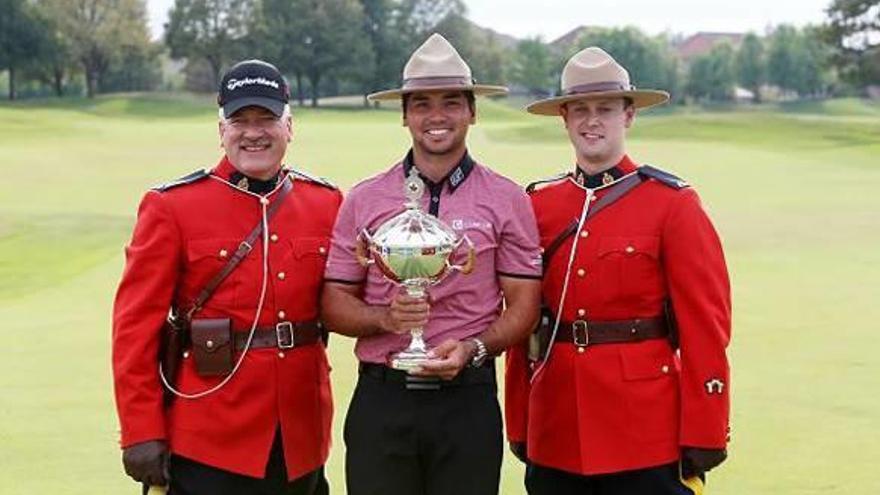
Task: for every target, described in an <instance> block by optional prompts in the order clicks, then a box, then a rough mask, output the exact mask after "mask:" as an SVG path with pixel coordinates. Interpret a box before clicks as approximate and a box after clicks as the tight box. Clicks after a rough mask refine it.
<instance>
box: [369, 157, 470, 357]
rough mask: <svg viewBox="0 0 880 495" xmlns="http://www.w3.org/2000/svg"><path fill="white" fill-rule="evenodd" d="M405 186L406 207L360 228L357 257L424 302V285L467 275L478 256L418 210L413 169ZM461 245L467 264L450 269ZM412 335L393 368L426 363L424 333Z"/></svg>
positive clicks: (464, 240)
mask: <svg viewBox="0 0 880 495" xmlns="http://www.w3.org/2000/svg"><path fill="white" fill-rule="evenodd" d="M404 187H405V193H406V197H407V202H406V203H405V207H406V209H405V210H404V211H403V212H402V213H400V214H398V215H396V216H394V217H393V218H391V219H389V220H387V221H386V222H384V223H383V224H382V225H380V226H379V228H378V229H376V231H375V232H374V233H373V234H370V233H369V232H368V231H367V230H366V229H365V230H363V231H362V232H361V234H360V236H359V238H358V239H359V242H358V244H357V253H356V255H357V258H358V260H359V261H360V263H361V264H362V265H364V266H369V265H373V264H374V265H376V267H377V268H378V269H379V271H381V272H382V274H383V275H384V276H385V277H386V278H387V279H389V280H391V281H393V282H395V283H397V284H399V285H400V286H402V287H403V290H405V291H406V293H407V295H409V296H410V297H413V298H418V299H422V298H424V297H425V296H426V295H427V289H428V287H430V286H432V285H434V284H436V283H439V282H440V281H441V280H443V279H444V278H445V277H446V276H448V275H449V274H450V273H451V272H453V271H459V272H461V273H462V274H468V273H470V272H471V271H472V270H473V267H474V261H475V258H476V254H475V251H474V246H473V243H471V241H470V239H468V238H467V236H464V235H463V236H461V237H458V236H457V235H456V233H455V231H454V230H452V228H450V227H449V226H448V225H446V224H445V223H443V222H442V221H440V220H439V219H438V218H436V217H434V216H431V215H429V214H426V213H425V212H424V211H422V210H421V208H420V207H419V199H420V198H421V196H422V193H423V192H424V187H425V186H424V183H423V182H422V180H421V179H420V178H419V176H418V172H417V171H416V169H415V167H413V169H412V170H411V171H410V174H409V176H408V177H407V179H406V182H405V183H404ZM462 244H465V245H466V246H467V249H468V255H467V261H466V262H465V263H464V264H463V265H453V264H452V263H451V261H450V260H451V258H452V255H453V254H454V253H455V252H456V250H457V249H458V248H459V247H460V246H461V245H462ZM410 334H411V339H410V343H409V346H408V347H407V348H406V349H404V350H402V351H400V352H397V353H394V354H392V355H391V356H389V359H388V361H389V365H390V366H391V367H392V368H395V369H400V370H407V371H410V370H413V369H416V368H418V367H419V366H420V365H421V364H422V363H424V362H425V361H427V360H428V359H429V357H428V348H427V346H426V345H425V341H424V338H423V336H422V335H423V329H422V328H414V329H412V330H411V331H410Z"/></svg>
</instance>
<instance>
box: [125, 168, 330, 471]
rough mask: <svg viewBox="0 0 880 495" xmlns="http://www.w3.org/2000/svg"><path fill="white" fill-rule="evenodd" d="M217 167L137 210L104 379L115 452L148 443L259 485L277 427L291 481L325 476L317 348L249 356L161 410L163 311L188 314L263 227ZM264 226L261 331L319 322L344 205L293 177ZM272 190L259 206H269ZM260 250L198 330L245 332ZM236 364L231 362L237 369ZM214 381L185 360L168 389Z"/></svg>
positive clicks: (321, 187) (249, 201)
mask: <svg viewBox="0 0 880 495" xmlns="http://www.w3.org/2000/svg"><path fill="white" fill-rule="evenodd" d="M234 171H235V170H234V168H233V167H232V165H231V164H230V163H229V162H228V161H227V160H226V159H223V160H222V161H221V162H220V164H219V165H217V167H216V168H215V169H214V170H213V171H211V175H212V176H213V177H206V178H203V179H201V180H198V181H195V182H192V183H188V184H185V185H181V186H177V187H171V188H165V190H158V191H157V190H153V191H150V192H148V193H147V194H146V195H145V196H144V198H143V200H142V202H141V205H140V208H139V211H138V217H137V224H136V225H135V229H134V234H133V236H132V239H131V243H130V244H129V245H128V247H127V248H126V263H125V270H124V272H123V275H122V281H121V282H120V284H119V289H118V292H117V294H116V301H115V305H114V308H113V375H114V382H115V392H116V404H117V410H118V414H119V420H120V424H121V429H122V431H121V434H122V439H121V443H122V446H123V447H127V446H129V445H132V444H135V443H139V442H143V441H147V440H155V439H165V440H167V441H168V442H169V444H170V448H171V451H172V452H174V453H176V454H179V455H181V456H184V457H187V458H190V459H193V460H195V461H198V462H201V463H204V464H207V465H210V466H214V467H217V468H220V469H224V470H227V471H231V472H234V473H239V474H243V475H247V476H252V477H263V476H264V471H265V467H266V463H267V461H268V458H269V451H270V448H271V446H272V441H273V438H274V435H275V431H276V429H277V428H278V427H279V425H280V429H281V435H282V439H283V445H284V458H285V460H286V464H287V472H288V476H289V478H290V479H294V478H296V477H299V476H301V475H303V474H305V473H307V472H309V471H312V470H314V469H316V468H317V467H319V466H320V465H322V464H323V463H324V462H325V461H326V459H327V455H328V452H329V447H330V423H331V417H332V414H333V406H332V401H331V390H330V381H329V375H328V372H329V366H328V362H327V357H326V355H325V353H324V347H323V345H321V344H320V343H316V344H313V345H304V346H302V347H296V348H293V349H289V350H286V351H284V352H279V350H278V349H274V348H268V349H253V350H250V351H248V353H247V355H246V357H245V359H244V362H243V363H242V365H241V367H240V369H239V370H238V372H237V374H236V375H235V376H234V377H233V378H232V380H231V381H229V383H228V384H227V385H226V386H225V387H223V388H222V389H220V390H219V391H217V392H215V393H213V394H210V395H208V396H206V397H202V398H199V399H194V400H189V399H182V398H176V399H175V400H174V401H173V403H172V405H171V407H170V408H169V409H167V410H166V409H164V408H163V404H162V385H161V383H160V380H159V375H158V372H157V369H158V368H157V355H158V353H159V343H160V330H161V327H162V323H163V321H164V320H165V317H166V315H167V313H168V308H169V307H170V306H171V304H172V303H174V304H176V305H178V306H180V307H184V308H186V307H188V306H189V305H190V303H191V302H192V301H193V299H195V297H196V294H197V292H198V291H199V290H200V289H201V288H202V287H203V286H204V285H205V284H206V283H207V282H208V280H209V279H210V278H211V277H212V276H213V275H214V274H215V273H216V272H218V271H219V270H220V269H221V268H222V267H223V266H224V265H225V264H226V262H227V260H228V256H231V255H232V253H234V252H235V250H236V248H237V247H238V245H239V243H240V242H241V241H242V240H244V238H245V237H246V236H247V234H248V233H249V232H250V231H251V229H252V228H253V227H254V226H255V225H256V224H257V222H258V221H259V220H260V218H261V205H260V201H259V198H258V197H256V196H254V195H251V194H248V193H246V192H244V191H241V190H239V189H236V188H235V187H232V186H231V185H230V184H229V183H228V182H226V178H228V177H229V176H230V175H231V174H232V173H233V172H234ZM291 178H293V179H294V182H293V189H292V190H291V192H290V194H289V195H288V196H287V197H286V198H285V199H284V201H285V204H284V205H282V206H281V207H280V208H279V209H278V211H277V213H276V215H275V217H274V218H273V219H272V220H271V222H270V223H269V234H270V242H269V255H268V269H269V270H268V280H267V290H266V298H265V303H264V306H263V310H262V313H261V314H260V318H259V325H260V326H272V325H275V324H276V323H278V322H280V321H291V322H299V321H307V320H312V319H315V318H317V316H318V295H319V291H320V288H321V280H322V274H323V271H324V265H325V262H326V253H327V249H328V247H329V238H330V233H331V230H332V228H333V222H334V220H335V218H336V212H337V210H338V209H339V205H340V204H341V202H342V194H341V193H340V192H339V191H338V190H336V189H334V188H332V187H328V186H327V185H326V184H322V183H319V182H317V181H312V180H306V179H303V178H302V177H300V176H299V175H296V174H291ZM277 193H278V189H276V190H275V191H274V192H272V193H270V194H269V195H268V196H267V197H268V198H269V200H270V202H271V201H274V199H275V197H276V196H277ZM262 252H263V243H262V241H258V242H257V243H255V245H254V247H253V250H252V251H251V252H250V254H248V256H247V257H246V258H245V259H244V261H242V262H241V264H240V265H239V266H238V267H237V268H236V269H235V271H234V272H233V273H232V274H231V275H230V276H229V277H228V278H227V279H226V280H225V281H224V282H223V283H222V284H221V285H220V287H219V288H218V289H217V291H216V292H215V293H214V295H213V296H212V297H211V299H210V300H209V301H208V302H207V304H206V305H205V307H204V309H203V310H202V311H200V312H199V313H197V314H196V315H195V317H196V318H220V317H228V318H231V319H232V326H233V330H234V331H238V332H246V331H249V330H250V326H251V323H252V321H253V319H254V317H255V312H256V308H257V305H258V300H259V296H260V289H261V284H262V276H263V263H262ZM237 357H238V354H236V358H237ZM219 381H220V378H214V377H210V378H202V377H199V376H198V375H196V373H195V371H194V366H193V363H192V359H190V358H188V359H184V361H183V365H182V369H181V371H180V376H179V379H178V381H177V388H178V389H179V390H181V391H182V392H184V393H197V392H200V391H202V390H206V389H208V388H210V387H212V386H214V385H216V384H217V383H219Z"/></svg>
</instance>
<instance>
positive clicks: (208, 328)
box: [190, 318, 235, 376]
mask: <svg viewBox="0 0 880 495" xmlns="http://www.w3.org/2000/svg"><path fill="white" fill-rule="evenodd" d="M190 340H191V342H192V358H193V362H194V364H195V368H196V373H197V374H198V375H199V376H225V375H228V374H229V373H231V372H232V367H233V358H234V353H235V349H234V342H233V340H232V319H231V318H194V319H193V320H192V323H191V324H190Z"/></svg>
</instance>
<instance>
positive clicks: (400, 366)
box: [388, 351, 431, 371]
mask: <svg viewBox="0 0 880 495" xmlns="http://www.w3.org/2000/svg"><path fill="white" fill-rule="evenodd" d="M430 360H431V358H430V357H428V353H426V352H424V351H400V352H398V353H397V354H392V355H391V357H389V358H388V363H389V364H390V366H391V367H392V368H394V369H396V370H403V371H412V370H415V369H418V368H419V367H421V366H422V364H424V363H425V362H426V361H430Z"/></svg>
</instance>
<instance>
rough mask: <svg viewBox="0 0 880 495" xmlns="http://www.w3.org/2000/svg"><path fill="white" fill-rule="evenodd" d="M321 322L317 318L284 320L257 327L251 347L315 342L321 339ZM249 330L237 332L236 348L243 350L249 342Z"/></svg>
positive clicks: (287, 346)
mask: <svg viewBox="0 0 880 495" xmlns="http://www.w3.org/2000/svg"><path fill="white" fill-rule="evenodd" d="M321 330H322V327H321V323H320V322H319V321H317V320H310V321H302V322H292V321H282V322H281V323H278V324H277V325H275V326H274V327H257V329H256V330H254V338H253V340H251V346H250V348H251V349H265V348H267V347H277V348H279V349H293V348H294V347H299V346H303V345H309V344H314V343H315V342H317V341H318V340H320V339H321ZM248 335H250V332H249V331H244V332H235V350H236V352H241V351H243V350H244V346H245V344H247V339H248Z"/></svg>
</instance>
